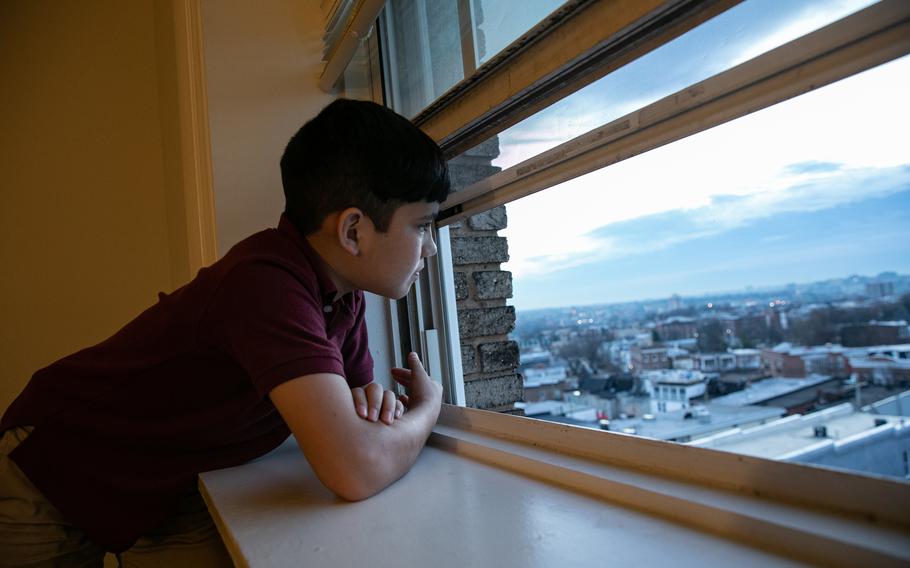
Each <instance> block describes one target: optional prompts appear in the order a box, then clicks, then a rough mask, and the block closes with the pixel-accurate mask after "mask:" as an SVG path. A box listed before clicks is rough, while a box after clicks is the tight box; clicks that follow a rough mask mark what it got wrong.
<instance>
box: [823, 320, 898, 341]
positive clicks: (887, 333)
mask: <svg viewBox="0 0 910 568" xmlns="http://www.w3.org/2000/svg"><path fill="white" fill-rule="evenodd" d="M840 338H841V343H843V344H844V346H845V347H864V346H867V345H886V344H895V343H904V342H908V341H910V326H908V325H907V322H906V321H904V320H899V321H870V322H869V323H865V324H856V325H846V326H844V327H842V328H841V329H840Z"/></svg>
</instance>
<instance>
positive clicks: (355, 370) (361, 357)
mask: <svg viewBox="0 0 910 568" xmlns="http://www.w3.org/2000/svg"><path fill="white" fill-rule="evenodd" d="M355 302H356V305H355V310H356V313H355V316H354V325H353V326H351V330H350V331H349V332H348V334H347V337H345V340H344V344H343V345H342V347H341V350H342V355H343V357H344V370H345V376H346V377H347V380H348V386H350V387H351V388H354V387H362V386H363V385H365V384H368V383H370V382H372V381H373V356H372V355H370V349H369V342H368V339H367V325H366V318H365V312H366V299H365V298H364V297H363V292H359V291H358V292H356V293H355Z"/></svg>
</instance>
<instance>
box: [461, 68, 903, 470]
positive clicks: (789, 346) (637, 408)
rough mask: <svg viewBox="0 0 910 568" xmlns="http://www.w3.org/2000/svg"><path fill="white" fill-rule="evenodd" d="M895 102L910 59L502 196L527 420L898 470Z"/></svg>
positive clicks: (899, 239) (899, 235)
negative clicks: (545, 185)
mask: <svg viewBox="0 0 910 568" xmlns="http://www.w3.org/2000/svg"><path fill="white" fill-rule="evenodd" d="M907 100H910V56H908V57H904V58H902V59H899V60H896V61H894V62H891V63H888V64H886V65H882V66H880V67H878V68H875V69H872V70H869V71H866V72H864V73H861V74H859V75H856V76H854V77H851V78H848V79H845V80H843V81H840V82H838V83H835V84H832V85H829V86H827V87H824V88H822V89H819V90H817V91H813V92H811V93H808V94H805V95H803V96H800V97H798V98H796V99H793V100H790V101H786V102H784V103H781V104H778V105H776V106H774V107H771V108H768V109H765V110H762V111H759V112H756V113H754V114H752V115H749V116H746V117H743V118H740V119H738V120H735V121H732V122H730V123H727V124H724V125H722V126H719V127H716V128H713V129H711V130H708V131H705V132H702V133H700V134H697V135H694V136H690V137H688V138H686V139H683V140H680V141H678V142H676V143H673V144H670V145H667V146H664V147H662V148H659V149H656V150H653V151H651V152H648V153H645V154H642V155H640V156H636V157H634V158H631V159H628V160H626V161H624V162H621V163H618V164H615V165H613V166H610V167H608V168H605V169H603V170H600V171H597V172H593V173H591V174H588V175H586V176H583V177H580V178H577V179H575V180H572V181H570V182H567V183H565V184H562V185H561V186H559V187H558V188H553V189H551V190H548V191H543V192H540V193H537V194H534V195H531V196H529V197H526V198H524V199H522V200H519V201H516V202H513V203H511V204H509V205H508V206H507V209H508V223H507V225H508V226H507V227H505V228H501V229H500V230H499V232H498V233H497V236H499V237H507V239H508V252H507V254H508V257H509V260H508V262H506V263H504V264H503V265H502V268H503V269H504V270H505V271H508V272H510V273H511V278H510V285H511V287H512V288H513V289H514V294H513V296H514V297H513V298H512V299H510V300H508V301H507V304H508V305H511V306H512V307H513V308H514V309H515V310H516V313H517V325H516V328H515V330H514V332H512V333H511V334H510V336H509V337H510V338H511V339H513V340H515V341H517V342H518V344H519V348H520V356H521V359H520V361H521V373H522V374H523V377H524V382H523V387H524V403H523V404H522V405H521V406H523V407H524V411H525V413H526V414H528V415H531V416H533V417H535V418H543V419H548V420H555V421H561V422H569V423H573V424H579V425H583V426H589V427H592V428H601V429H603V428H608V429H610V430H615V431H620V432H626V433H631V434H637V435H642V436H647V437H652V438H657V439H663V440H674V441H678V442H684V443H690V444H693V445H700V446H704V447H712V448H716V449H720V450H729V451H735V452H741V453H745V454H750V455H755V456H761V457H767V458H772V459H787V460H791V461H796V462H803V463H810V464H819V465H825V466H831V467H839V468H846V469H851V470H854V471H861V472H869V473H876V474H882V475H887V476H890V477H893V478H896V479H906V478H907V476H908V475H910V462H908V457H907V456H908V454H910V436H907V435H906V433H905V426H904V424H905V422H906V419H907V416H910V392H907V391H908V389H910V327H908V321H910V150H908V145H907V132H910V109H908V105H907V104H906V101H907ZM465 223H467V224H468V225H470V222H465ZM503 224H504V223H503ZM497 226H499V225H497ZM459 246H460V245H459ZM456 264H457V262H456ZM455 269H456V272H458V271H470V270H472V268H471V267H470V266H468V267H466V268H465V267H461V266H458V265H456V267H455ZM502 279H503V277H500V280H502ZM475 280H476V279H475ZM478 282H480V281H474V282H470V285H471V286H474V288H469V289H468V292H469V294H477V293H478V291H479V288H477V287H478V286H479V284H478ZM473 297H474V296H470V295H469V299H470V298H473ZM471 341H473V340H471ZM479 357H480V358H481V367H482V363H483V361H484V359H483V354H482V353H481V354H480V355H479ZM481 370H483V369H482V368H481ZM901 393H905V396H904V397H903V398H899V397H900V396H901ZM835 444H837V447H836V450H835Z"/></svg>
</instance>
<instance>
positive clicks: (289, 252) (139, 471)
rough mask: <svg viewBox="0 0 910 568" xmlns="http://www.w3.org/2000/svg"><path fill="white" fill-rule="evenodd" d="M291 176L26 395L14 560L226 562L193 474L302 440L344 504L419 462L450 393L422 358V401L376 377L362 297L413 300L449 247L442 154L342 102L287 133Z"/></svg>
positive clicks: (7, 539) (10, 546)
mask: <svg viewBox="0 0 910 568" xmlns="http://www.w3.org/2000/svg"><path fill="white" fill-rule="evenodd" d="M281 175H282V184H283V186H284V193H285V199H286V206H285V214H284V215H282V218H281V220H280V223H279V225H278V228H277V229H269V230H266V231H262V232H260V233H257V234H255V235H253V236H251V237H249V238H247V239H246V240H244V241H242V242H241V243H239V244H238V245H237V246H235V247H234V248H232V249H231V250H230V251H229V252H228V253H227V255H225V256H224V258H222V259H221V260H219V261H218V262H216V263H215V264H213V265H212V266H210V267H208V268H204V269H202V270H200V272H199V274H198V275H197V276H196V278H195V279H194V280H193V281H192V282H190V283H189V284H187V285H186V286H184V287H183V288H180V289H179V290H177V291H175V292H173V293H172V294H170V295H165V294H160V295H159V301H158V303H157V304H156V305H154V306H152V307H151V308H149V309H148V310H146V311H145V312H143V313H142V314H140V315H139V316H138V317H137V318H136V319H135V320H133V321H132V322H130V323H129V324H127V325H126V326H125V327H124V328H123V329H121V330H120V331H119V332H117V333H116V334H115V335H113V336H112V337H110V338H109V339H107V340H106V341H104V342H102V343H100V344H98V345H96V346H94V347H90V348H88V349H85V350H83V351H80V352H78V353H75V354H73V355H71V356H69V357H66V358H64V359H62V360H60V361H58V362H56V363H54V364H53V365H51V366H50V367H47V368H45V369H42V370H41V371H38V372H37V373H36V374H35V375H34V377H32V380H31V381H30V382H29V384H28V386H27V387H26V388H25V390H24V391H23V392H22V394H21V395H20V396H19V397H18V398H17V399H16V400H15V401H14V402H13V404H12V405H11V406H10V408H9V409H8V411H7V412H6V414H5V415H4V417H3V420H2V422H0V432H2V433H3V437H2V439H0V559H2V560H0V563H2V562H7V563H12V564H13V565H47V564H54V565H79V566H82V565H100V561H101V557H102V555H103V553H104V551H105V550H108V551H112V552H116V553H120V552H123V551H127V550H129V552H128V553H127V554H125V555H124V557H127V556H129V558H127V560H128V561H130V562H137V563H139V564H140V565H141V562H143V560H146V561H148V560H152V561H154V562H158V563H160V564H167V565H174V564H177V563H178V562H179V561H181V560H175V559H179V558H181V557H180V554H181V549H183V551H184V552H186V551H187V550H189V551H190V552H189V553H188V554H189V555H188V556H187V555H184V556H183V557H182V559H183V560H182V561H184V562H192V563H194V564H199V563H200V562H209V563H218V562H222V561H224V560H226V556H225V555H224V551H223V548H222V547H221V543H220V541H219V540H218V539H217V534H216V533H215V531H214V529H213V527H212V524H211V519H210V518H209V516H208V514H207V512H206V511H205V509H204V506H203V505H202V504H201V500H200V499H199V496H198V492H197V490H196V480H197V475H198V474H199V473H200V472H202V471H207V470H212V469H219V468H224V467H230V466H234V465H239V464H241V463H244V462H246V461H249V460H251V459H253V458H256V457H258V456H261V455H263V454H265V453H267V452H269V451H270V450H272V449H274V448H275V447H277V446H278V445H279V444H281V443H282V442H283V441H284V440H285V439H286V438H287V437H288V435H289V434H290V433H293V434H294V436H295V438H296V439H297V442H298V443H299V445H300V448H301V449H302V450H303V452H304V454H305V455H306V458H307V460H308V461H309V462H310V464H311V465H312V467H313V470H314V471H315V473H316V475H317V476H318V477H319V479H320V480H321V481H322V482H323V483H324V484H325V485H326V487H328V488H329V489H330V490H332V491H333V492H335V493H336V494H337V495H339V496H340V497H342V498H344V499H348V500H359V499H365V498H367V497H369V496H371V495H373V494H375V493H376V492H378V491H380V490H382V489H383V488H384V487H386V486H387V485H389V484H390V483H392V482H394V481H395V480H396V479H398V478H399V477H401V476H402V475H404V473H406V472H407V471H408V469H409V468H410V467H411V465H412V464H413V463H414V461H415V460H416V458H417V455H418V453H419V452H420V449H421V448H422V446H423V444H424V442H425V441H426V439H427V437H428V436H429V432H430V429H431V428H432V426H433V424H434V423H435V421H436V418H437V416H438V414H439V409H440V401H441V398H442V389H441V387H440V386H439V385H438V384H437V383H435V382H434V381H432V380H431V379H430V378H429V377H428V376H427V374H426V372H425V371H424V369H423V367H422V366H421V363H420V361H419V360H418V359H417V356H416V355H415V354H413V353H412V354H410V355H409V357H408V367H409V368H408V369H392V377H393V378H394V379H395V380H396V381H398V382H399V383H401V384H402V385H404V386H405V387H407V389H408V397H409V398H408V397H402V400H396V399H395V396H394V395H393V394H392V392H391V391H385V392H383V389H382V388H381V387H379V386H378V385H376V384H375V383H373V382H372V379H373V376H372V368H373V362H372V359H371V357H370V354H369V351H368V350H367V337H366V326H365V323H364V298H363V293H362V292H361V290H368V291H371V292H374V293H377V294H381V295H384V296H387V297H390V298H400V297H402V296H404V295H405V294H406V293H407V291H408V289H409V288H410V286H411V284H413V282H414V281H415V280H416V279H417V277H418V275H419V272H420V270H421V269H422V268H423V265H424V258H426V257H429V256H432V255H433V254H435V252H436V246H435V244H434V243H433V240H432V236H431V232H430V224H431V223H432V221H433V219H434V217H435V216H436V214H437V212H438V209H439V203H440V202H441V201H443V200H444V199H445V197H446V195H447V193H448V191H449V181H448V173H447V169H446V164H445V160H444V158H443V156H442V153H441V152H440V150H439V148H438V147H437V146H436V144H435V143H434V142H433V141H432V140H431V139H430V138H429V137H427V136H426V135H425V134H423V132H421V131H420V130H419V129H417V128H416V127H414V126H413V125H412V124H411V123H410V122H408V121H407V120H405V119H404V118H402V117H400V116H398V115H396V114H395V113H393V112H391V111H390V110H388V109H385V108H384V107H382V106H379V105H376V104H373V103H367V102H357V101H348V100H338V101H335V102H333V103H332V104H330V105H329V106H327V107H326V108H325V109H323V111H322V112H321V113H320V114H319V115H318V116H317V117H316V118H314V119H313V120H311V121H310V122H308V123H307V124H305V125H304V126H303V127H302V128H301V129H300V131H298V132H297V134H295V135H294V137H293V138H291V140H290V142H289V143H288V146H287V148H286V150H285V152H284V155H283V156H282V158H281ZM402 403H404V404H405V405H407V413H405V412H404V409H405V407H404V405H403V404H402ZM213 543H214V544H213ZM168 554H174V556H167V555H168ZM162 555H163V556H162ZM194 555H195V556H194ZM55 563H56V564H55Z"/></svg>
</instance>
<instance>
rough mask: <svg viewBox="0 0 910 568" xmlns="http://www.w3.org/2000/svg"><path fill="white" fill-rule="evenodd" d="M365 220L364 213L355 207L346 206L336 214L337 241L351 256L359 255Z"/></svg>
mask: <svg viewBox="0 0 910 568" xmlns="http://www.w3.org/2000/svg"><path fill="white" fill-rule="evenodd" d="M366 221H367V218H366V215H364V214H363V211H361V210H360V209H358V208H357V207H348V208H347V209H345V210H343V211H342V212H341V213H339V214H338V221H337V223H336V232H337V237H338V243H339V244H340V245H341V248H343V249H344V250H346V251H347V252H349V253H350V254H351V255H353V256H360V249H361V245H362V238H363V233H364V229H365V228H366V227H365V225H366Z"/></svg>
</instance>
